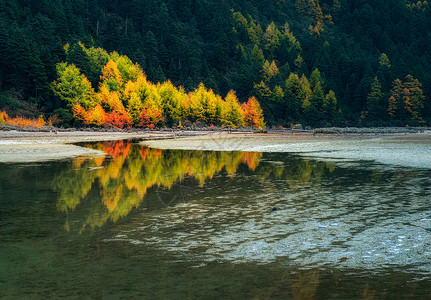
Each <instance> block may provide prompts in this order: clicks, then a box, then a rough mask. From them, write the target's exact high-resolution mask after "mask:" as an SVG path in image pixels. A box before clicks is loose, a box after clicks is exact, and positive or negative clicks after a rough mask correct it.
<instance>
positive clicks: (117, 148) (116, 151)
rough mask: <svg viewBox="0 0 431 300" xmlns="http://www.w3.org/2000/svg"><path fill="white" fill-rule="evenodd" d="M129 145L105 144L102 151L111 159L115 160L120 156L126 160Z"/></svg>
mask: <svg viewBox="0 0 431 300" xmlns="http://www.w3.org/2000/svg"><path fill="white" fill-rule="evenodd" d="M130 145H131V144H130V143H129V142H127V141H126V142H125V141H115V142H106V143H104V144H103V151H104V152H106V153H108V154H109V155H110V156H111V157H112V158H114V159H115V158H117V156H118V155H120V154H122V157H124V158H126V157H127V155H129V150H130Z"/></svg>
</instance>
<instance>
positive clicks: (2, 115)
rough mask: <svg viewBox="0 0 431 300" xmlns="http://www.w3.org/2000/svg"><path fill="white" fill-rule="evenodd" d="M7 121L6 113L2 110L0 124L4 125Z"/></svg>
mask: <svg viewBox="0 0 431 300" xmlns="http://www.w3.org/2000/svg"><path fill="white" fill-rule="evenodd" d="M8 119H9V116H8V115H7V113H6V112H5V111H4V110H2V111H0V124H4V123H6V121H7V120H8Z"/></svg>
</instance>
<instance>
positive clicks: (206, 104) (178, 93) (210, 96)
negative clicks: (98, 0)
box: [51, 44, 265, 129]
mask: <svg viewBox="0 0 431 300" xmlns="http://www.w3.org/2000/svg"><path fill="white" fill-rule="evenodd" d="M79 45H80V47H82V48H83V50H84V51H86V52H88V51H91V49H93V48H90V49H87V48H85V47H84V46H83V45H82V44H79ZM101 51H103V50H101ZM106 55H107V56H109V58H110V59H109V61H108V62H107V63H106V64H105V65H104V66H103V67H101V75H100V78H99V83H98V87H97V88H98V89H97V90H95V89H94V88H93V87H92V86H91V83H90V82H89V80H88V79H87V77H86V76H85V74H82V73H81V71H80V70H79V69H78V68H77V67H76V66H75V65H73V64H71V65H69V64H66V63H61V64H58V66H57V75H58V79H57V80H56V81H54V82H53V83H52V84H51V88H52V90H53V92H54V94H55V95H57V96H58V97H59V98H60V99H61V100H63V101H65V103H66V104H67V106H68V107H69V109H70V110H71V112H72V114H73V116H74V117H75V119H77V120H80V121H82V122H83V123H84V124H85V125H89V126H97V127H100V126H104V127H116V128H130V127H144V128H155V127H162V126H170V127H171V126H177V127H180V126H179V125H180V124H181V121H183V122H184V121H190V122H197V123H199V124H206V125H208V126H224V127H232V128H238V127H243V126H248V127H255V128H259V129H261V128H263V127H264V126H265V123H264V121H263V114H262V109H261V108H260V104H259V103H258V102H257V100H256V99H255V98H251V99H250V100H249V101H248V102H247V103H245V104H244V105H242V106H241V105H240V103H239V100H238V98H237V97H236V95H235V92H234V91H230V92H229V93H228V94H227V96H226V98H225V99H223V98H222V97H221V96H219V95H216V94H215V93H214V92H213V91H212V90H211V89H207V88H206V87H205V86H204V84H203V83H201V84H200V85H199V86H198V87H197V88H196V89H195V90H194V91H192V92H190V93H186V92H185V91H184V89H183V88H182V87H178V88H177V87H175V86H174V85H173V84H172V83H171V82H170V81H166V82H163V83H157V84H153V83H151V82H150V81H148V80H147V78H146V76H145V74H144V72H143V71H142V69H141V68H140V67H139V65H137V64H133V63H132V61H131V60H130V59H129V58H128V57H126V56H123V55H119V54H118V53H116V52H113V53H111V54H109V55H108V54H106Z"/></svg>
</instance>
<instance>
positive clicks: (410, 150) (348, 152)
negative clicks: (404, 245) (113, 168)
mask: <svg viewBox="0 0 431 300" xmlns="http://www.w3.org/2000/svg"><path fill="white" fill-rule="evenodd" d="M141 144H143V145H146V146H149V147H152V148H159V149H182V150H208V151H210V150H211V151H250V152H279V153H280V152H281V153H295V154H298V155H301V156H304V157H312V158H315V159H321V160H330V161H334V162H338V163H340V162H352V161H355V162H360V161H368V162H375V163H378V164H384V165H391V166H403V167H413V168H426V169H431V132H430V131H425V132H422V133H408V134H387V135H375V134H371V135H362V134H359V135H355V134H350V135H334V134H301V135H277V134H255V135H253V134H227V133H215V134H212V135H207V136H204V137H190V138H183V139H175V140H155V141H143V142H141Z"/></svg>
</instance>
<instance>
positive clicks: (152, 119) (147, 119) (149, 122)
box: [139, 108, 164, 128]
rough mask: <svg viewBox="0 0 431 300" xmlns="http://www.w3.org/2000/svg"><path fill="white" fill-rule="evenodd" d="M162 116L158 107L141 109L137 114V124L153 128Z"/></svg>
mask: <svg viewBox="0 0 431 300" xmlns="http://www.w3.org/2000/svg"><path fill="white" fill-rule="evenodd" d="M163 120H164V118H163V115H162V113H161V112H160V111H159V110H158V109H151V108H148V109H145V108H144V109H142V111H141V114H140V115H139V126H140V127H149V128H154V126H155V125H157V124H159V123H160V122H163Z"/></svg>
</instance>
